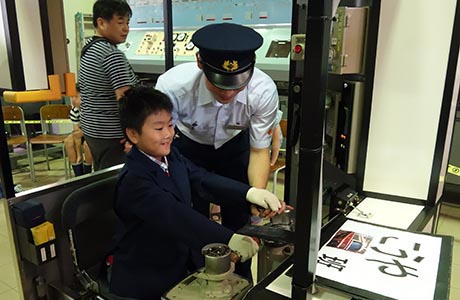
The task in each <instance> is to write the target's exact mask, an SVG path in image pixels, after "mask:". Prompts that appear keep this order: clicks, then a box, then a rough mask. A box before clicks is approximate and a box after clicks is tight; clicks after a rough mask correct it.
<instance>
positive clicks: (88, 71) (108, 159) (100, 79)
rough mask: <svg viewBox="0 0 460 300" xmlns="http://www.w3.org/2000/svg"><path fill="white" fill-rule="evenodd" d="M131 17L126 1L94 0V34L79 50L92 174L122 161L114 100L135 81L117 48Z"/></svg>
mask: <svg viewBox="0 0 460 300" xmlns="http://www.w3.org/2000/svg"><path fill="white" fill-rule="evenodd" d="M131 15H132V11H131V8H130V7H129V5H128V3H127V2H126V1H123V0H97V1H96V2H95V3H94V5H93V25H94V27H95V28H96V34H95V35H94V36H93V37H91V38H90V39H89V40H88V41H87V43H86V45H85V46H84V47H83V49H82V54H81V58H80V69H79V80H78V81H79V84H80V89H81V116H80V127H81V129H82V131H83V135H84V137H85V140H86V141H87V143H88V145H89V148H90V149H91V153H92V154H93V160H94V162H93V163H94V170H95V171H97V170H101V169H104V168H107V167H111V166H114V165H117V164H121V163H124V159H125V152H124V144H125V139H124V136H123V132H122V130H121V127H120V116H119V113H118V99H120V98H121V97H122V96H123V94H124V92H125V91H126V90H127V89H129V88H130V87H132V86H135V85H136V84H137V83H138V79H137V77H136V74H135V73H134V71H133V70H132V68H131V66H130V64H129V62H128V60H127V59H126V57H125V55H124V53H123V52H121V51H120V50H119V49H118V48H117V45H118V44H121V43H124V42H125V41H126V38H127V36H128V33H129V20H130V18H131Z"/></svg>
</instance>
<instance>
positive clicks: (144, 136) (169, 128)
mask: <svg viewBox="0 0 460 300" xmlns="http://www.w3.org/2000/svg"><path fill="white" fill-rule="evenodd" d="M126 134H127V135H128V138H129V140H130V141H131V142H132V143H133V144H135V145H136V146H137V148H139V149H140V150H142V151H143V152H145V153H147V154H149V155H151V156H153V157H154V158H156V159H158V160H161V158H162V157H163V156H166V155H168V154H169V152H170V151H171V143H172V141H173V137H174V127H173V124H172V118H171V114H170V113H169V112H167V111H165V110H161V111H159V112H156V113H153V114H150V115H149V116H148V117H147V119H145V122H144V125H142V132H140V133H139V132H136V130H134V129H132V128H127V129H126Z"/></svg>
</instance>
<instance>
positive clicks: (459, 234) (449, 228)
mask: <svg viewBox="0 0 460 300" xmlns="http://www.w3.org/2000/svg"><path fill="white" fill-rule="evenodd" d="M436 232H437V233H438V234H442V235H449V236H453V237H454V240H455V241H456V242H460V220H459V219H457V218H452V217H450V216H441V217H440V219H439V223H438V228H437V231H436Z"/></svg>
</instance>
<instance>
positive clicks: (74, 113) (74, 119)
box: [70, 106, 80, 124]
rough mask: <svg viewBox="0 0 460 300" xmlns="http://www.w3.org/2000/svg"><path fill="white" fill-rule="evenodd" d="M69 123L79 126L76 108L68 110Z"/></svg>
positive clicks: (78, 111)
mask: <svg viewBox="0 0 460 300" xmlns="http://www.w3.org/2000/svg"><path fill="white" fill-rule="evenodd" d="M70 121H72V123H74V124H80V109H79V108H78V107H76V106H72V108H71V109H70Z"/></svg>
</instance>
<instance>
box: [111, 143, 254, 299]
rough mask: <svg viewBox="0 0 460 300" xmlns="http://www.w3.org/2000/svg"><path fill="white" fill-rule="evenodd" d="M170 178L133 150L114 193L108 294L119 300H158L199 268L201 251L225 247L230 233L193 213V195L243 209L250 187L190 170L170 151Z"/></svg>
mask: <svg viewBox="0 0 460 300" xmlns="http://www.w3.org/2000/svg"><path fill="white" fill-rule="evenodd" d="M167 158H168V164H169V174H170V175H169V176H168V174H166V173H165V172H164V171H163V170H162V169H161V167H160V166H159V165H158V164H157V163H155V162H153V161H152V160H151V159H150V158H148V157H147V156H145V155H144V154H143V153H141V152H140V151H139V150H138V149H137V148H136V147H135V146H133V148H132V150H131V151H130V152H129V153H128V155H127V159H126V163H125V166H124V168H123V169H122V171H121V173H120V177H119V180H118V184H117V188H116V196H115V200H114V201H115V203H114V205H115V211H116V213H117V215H118V216H119V218H120V219H121V221H122V223H123V225H124V227H125V229H124V230H123V232H120V233H119V235H118V238H119V241H118V243H117V246H116V248H115V254H114V264H113V267H112V274H111V281H110V289H111V291H112V292H114V293H115V294H117V295H119V296H125V297H128V296H129V297H132V298H136V299H160V296H161V295H162V294H163V293H164V292H165V291H167V290H169V289H170V288H171V287H173V286H174V285H175V284H177V283H178V282H179V281H180V280H182V279H183V278H185V276H186V275H187V272H188V271H193V269H194V268H197V267H201V266H202V265H203V258H202V255H201V254H200V250H201V248H202V247H203V246H205V245H207V244H209V243H224V244H227V243H228V242H229V240H230V238H231V236H232V234H233V232H232V231H231V230H229V229H227V228H225V227H223V226H221V225H219V224H217V223H215V222H214V221H210V220H209V219H208V218H206V217H205V216H203V215H201V214H200V213H198V212H197V211H195V210H194V209H193V204H192V200H191V199H192V192H195V193H210V194H212V195H213V199H214V200H215V202H216V204H219V205H221V204H227V205H229V204H235V205H242V203H245V202H246V200H245V198H246V193H247V191H248V189H249V188H250V187H249V186H248V185H246V184H243V183H241V182H238V181H235V180H232V179H229V178H225V177H222V176H219V175H216V174H213V173H210V172H207V171H206V170H204V169H203V168H200V167H198V166H196V165H194V164H193V163H192V162H191V161H189V160H188V159H186V158H185V157H184V156H182V155H181V154H180V153H179V151H178V150H177V149H175V148H172V149H171V153H170V155H168V156H167Z"/></svg>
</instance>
